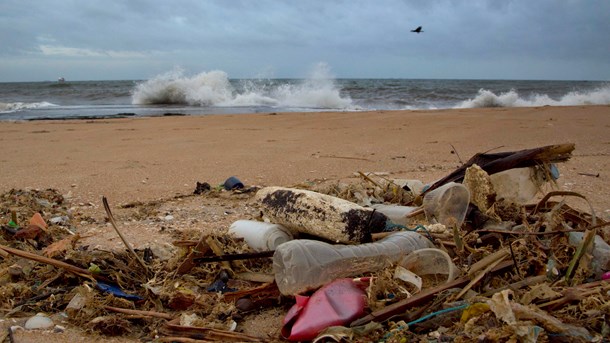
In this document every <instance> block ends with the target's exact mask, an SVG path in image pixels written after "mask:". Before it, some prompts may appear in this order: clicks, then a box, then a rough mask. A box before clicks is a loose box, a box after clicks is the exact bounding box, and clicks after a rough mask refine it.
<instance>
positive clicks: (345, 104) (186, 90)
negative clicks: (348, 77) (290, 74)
mask: <svg viewBox="0 0 610 343" xmlns="http://www.w3.org/2000/svg"><path fill="white" fill-rule="evenodd" d="M241 86H242V87H241V88H240V90H237V89H235V87H234V86H233V85H232V84H231V82H230V80H229V77H228V75H227V74H226V73H225V72H223V71H210V72H203V73H200V74H197V75H195V76H192V77H188V76H184V73H183V71H182V70H180V69H176V70H173V71H170V72H168V73H165V74H162V75H159V76H156V77H154V78H152V79H150V80H148V81H145V82H143V83H140V84H138V85H137V86H136V88H135V89H134V91H133V94H132V103H133V104H134V105H150V104H180V105H189V106H220V107H236V106H270V107H274V106H281V107H296V108H317V109H349V108H350V106H351V105H352V100H351V99H350V98H349V97H348V96H345V95H342V94H341V90H340V89H339V87H338V86H337V84H336V82H335V78H334V77H333V76H332V74H331V73H330V71H329V68H328V66H327V65H326V64H322V63H321V64H318V65H317V66H316V67H315V68H314V69H313V71H312V72H311V75H310V76H309V78H307V79H305V80H302V81H299V82H298V83H274V82H272V81H271V80H251V81H249V82H248V81H246V82H245V83H243V84H242V85H241Z"/></svg>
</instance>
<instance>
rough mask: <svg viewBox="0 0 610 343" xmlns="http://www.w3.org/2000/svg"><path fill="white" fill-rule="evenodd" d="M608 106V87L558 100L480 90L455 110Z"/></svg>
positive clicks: (566, 96)
mask: <svg viewBox="0 0 610 343" xmlns="http://www.w3.org/2000/svg"><path fill="white" fill-rule="evenodd" d="M580 105H610V85H606V86H603V87H600V88H596V89H594V90H590V91H586V92H576V91H574V92H569V93H567V94H565V95H563V96H562V97H561V98H559V99H553V98H551V97H550V96H548V95H547V94H535V95H532V96H529V97H523V96H521V95H519V94H518V93H517V92H516V91H515V90H511V91H509V92H505V93H500V94H499V95H498V94H495V93H494V92H492V91H489V90H486V89H481V90H479V93H478V95H477V96H476V97H475V98H474V99H468V100H466V101H463V102H461V103H460V104H458V105H457V106H456V108H475V107H535V106H580Z"/></svg>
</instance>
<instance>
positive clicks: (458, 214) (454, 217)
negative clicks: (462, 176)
mask: <svg viewBox="0 0 610 343" xmlns="http://www.w3.org/2000/svg"><path fill="white" fill-rule="evenodd" d="M469 203H470V192H469V191H468V188H466V186H464V185H462V184H461V183H456V182H449V183H447V184H445V185H443V186H441V187H439V188H437V189H435V190H432V191H430V192H428V193H426V195H425V196H424V200H423V207H424V213H425V214H426V218H428V220H429V221H431V222H432V221H436V222H438V223H441V224H443V225H445V226H448V227H449V226H453V225H457V227H460V226H462V223H463V222H464V218H465V217H466V211H467V210H468V204H469Z"/></svg>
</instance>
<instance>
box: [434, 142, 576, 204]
mask: <svg viewBox="0 0 610 343" xmlns="http://www.w3.org/2000/svg"><path fill="white" fill-rule="evenodd" d="M574 147H575V146H574V144H573V143H566V144H558V145H547V146H543V147H539V148H534V149H526V150H520V151H511V152H500V153H479V154H476V155H474V156H473V157H472V158H470V160H468V161H467V162H466V163H464V165H462V166H461V167H459V168H458V169H456V170H455V171H453V172H452V173H451V174H449V175H447V176H445V177H444V178H442V179H440V180H438V181H437V182H435V183H434V184H432V185H431V186H430V188H428V189H427V190H425V191H424V192H423V193H422V196H423V195H424V194H426V193H428V192H430V191H431V190H434V189H436V188H438V187H440V186H442V185H444V184H446V183H449V182H461V181H462V180H463V179H464V174H465V173H466V169H468V167H470V166H472V165H473V164H476V165H478V166H479V167H481V168H482V169H483V170H484V171H486V172H487V174H489V175H492V174H495V173H499V172H502V171H505V170H509V169H513V168H525V167H533V166H536V165H542V164H547V163H556V162H565V161H567V160H569V159H570V157H572V151H573V150H574Z"/></svg>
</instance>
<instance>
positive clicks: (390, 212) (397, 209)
mask: <svg viewBox="0 0 610 343" xmlns="http://www.w3.org/2000/svg"><path fill="white" fill-rule="evenodd" d="M371 207H372V208H374V209H375V210H376V211H379V212H381V213H383V214H384V215H385V216H386V217H388V219H390V220H391V221H392V223H394V224H400V225H405V226H406V225H408V223H409V218H407V215H409V213H411V212H413V211H415V210H417V207H412V206H400V205H386V204H374V205H371Z"/></svg>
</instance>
